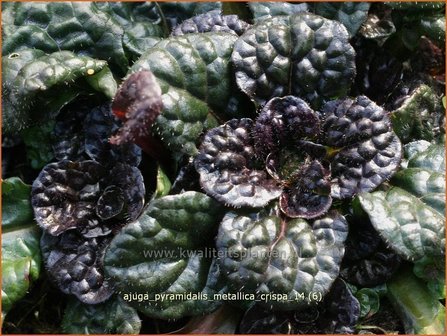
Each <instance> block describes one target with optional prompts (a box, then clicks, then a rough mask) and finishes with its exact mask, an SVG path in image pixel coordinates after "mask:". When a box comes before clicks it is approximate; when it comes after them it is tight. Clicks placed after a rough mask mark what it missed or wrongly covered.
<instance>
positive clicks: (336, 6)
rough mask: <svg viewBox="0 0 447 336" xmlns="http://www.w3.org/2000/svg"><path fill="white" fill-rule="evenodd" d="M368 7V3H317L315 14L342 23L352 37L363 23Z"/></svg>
mask: <svg viewBox="0 0 447 336" xmlns="http://www.w3.org/2000/svg"><path fill="white" fill-rule="evenodd" d="M369 7H370V4H369V3H368V2H339V3H335V2H317V3H315V14H318V15H321V16H323V17H325V18H327V19H332V20H337V21H339V22H341V23H343V24H344V26H345V27H346V29H347V30H348V32H349V35H350V36H351V37H352V36H354V35H355V34H356V33H357V30H359V28H360V26H361V25H362V24H363V22H365V20H366V18H367V16H368V11H369Z"/></svg>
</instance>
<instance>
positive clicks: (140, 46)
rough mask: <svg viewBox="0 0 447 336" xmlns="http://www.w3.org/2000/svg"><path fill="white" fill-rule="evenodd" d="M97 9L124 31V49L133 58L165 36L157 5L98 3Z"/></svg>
mask: <svg viewBox="0 0 447 336" xmlns="http://www.w3.org/2000/svg"><path fill="white" fill-rule="evenodd" d="M96 7H97V8H98V9H99V10H101V11H102V12H106V13H108V14H109V15H110V16H111V17H113V19H115V21H117V22H118V23H119V24H120V26H121V27H122V28H123V30H124V35H123V38H122V39H123V47H124V50H125V51H126V52H129V53H130V56H131V57H132V58H138V57H139V56H141V54H142V53H143V52H145V51H146V50H148V49H149V48H151V47H153V46H154V45H155V44H157V43H158V42H159V41H160V40H161V38H162V37H163V35H164V32H163V29H162V28H161V27H160V25H158V24H157V23H159V22H161V18H160V17H159V12H158V9H157V4H155V3H153V2H152V3H150V2H148V3H144V2H134V3H131V2H97V3H96Z"/></svg>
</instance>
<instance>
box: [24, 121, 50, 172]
mask: <svg viewBox="0 0 447 336" xmlns="http://www.w3.org/2000/svg"><path fill="white" fill-rule="evenodd" d="M54 124H55V121H54V120H51V121H49V122H48V123H46V124H43V125H39V126H33V127H29V128H27V129H24V130H23V131H22V133H21V135H22V139H23V142H24V143H25V146H26V156H27V158H28V162H29V163H30V165H31V167H32V168H34V169H42V168H43V167H44V166H45V165H46V164H47V163H49V162H50V161H51V160H52V159H53V158H54V155H53V148H52V138H51V135H52V132H53V128H54Z"/></svg>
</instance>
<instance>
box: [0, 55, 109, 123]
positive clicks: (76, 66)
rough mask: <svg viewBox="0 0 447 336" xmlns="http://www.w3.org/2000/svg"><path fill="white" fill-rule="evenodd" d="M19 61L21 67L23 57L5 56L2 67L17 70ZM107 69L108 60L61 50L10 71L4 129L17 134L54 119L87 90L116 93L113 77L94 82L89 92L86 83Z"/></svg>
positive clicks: (5, 87) (5, 84)
mask: <svg viewBox="0 0 447 336" xmlns="http://www.w3.org/2000/svg"><path fill="white" fill-rule="evenodd" d="M16 61H17V62H19V65H23V63H24V61H23V59H22V58H21V57H16V58H11V57H4V58H3V61H2V64H3V67H4V68H12V69H17V66H16V65H14V64H12V63H14V62H16ZM106 68H107V64H106V62H105V61H100V60H95V59H92V58H90V57H87V56H77V55H75V54H74V53H71V52H69V51H60V52H55V53H52V54H50V55H45V56H41V57H39V58H36V59H33V60H31V61H30V62H28V63H26V64H24V65H23V66H22V67H21V68H20V70H19V71H18V72H17V71H16V70H14V71H7V74H8V75H11V77H5V76H4V77H3V86H2V90H3V91H2V92H3V101H4V103H5V106H4V109H3V127H4V130H5V131H6V132H14V131H17V130H20V129H23V128H26V127H28V126H29V125H30V124H31V123H33V122H37V121H41V120H45V119H47V120H48V119H52V118H54V117H55V116H56V115H57V113H58V112H59V110H60V109H61V108H62V107H63V106H64V105H66V104H67V103H68V102H70V101H71V100H72V99H74V98H75V97H76V96H77V95H78V94H80V93H81V92H83V91H85V90H87V91H91V89H93V91H94V90H96V89H99V90H100V91H102V92H103V93H106V94H113V93H114V89H113V87H116V83H115V80H114V79H113V77H107V78H106V80H103V79H104V78H102V79H101V80H99V81H98V80H92V87H91V89H90V90H89V88H88V86H87V85H85V83H86V82H85V81H83V79H85V78H86V77H89V76H95V74H97V75H98V72H100V71H101V70H104V69H106ZM97 75H96V76H97ZM97 79H98V78H97ZM87 82H88V81H87Z"/></svg>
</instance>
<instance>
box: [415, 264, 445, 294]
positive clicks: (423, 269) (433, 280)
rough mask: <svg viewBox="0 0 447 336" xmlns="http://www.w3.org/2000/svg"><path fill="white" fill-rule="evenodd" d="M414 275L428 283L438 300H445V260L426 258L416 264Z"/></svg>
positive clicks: (429, 288)
mask: <svg viewBox="0 0 447 336" xmlns="http://www.w3.org/2000/svg"><path fill="white" fill-rule="evenodd" d="M413 273H414V274H415V275H416V276H417V277H418V278H420V279H422V280H424V281H425V282H426V284H427V288H428V290H429V291H430V292H431V293H432V294H433V295H434V296H435V297H436V298H438V299H439V300H442V299H445V258H436V259H433V258H427V257H424V258H422V259H420V260H418V261H417V262H415V263H414V267H413Z"/></svg>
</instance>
